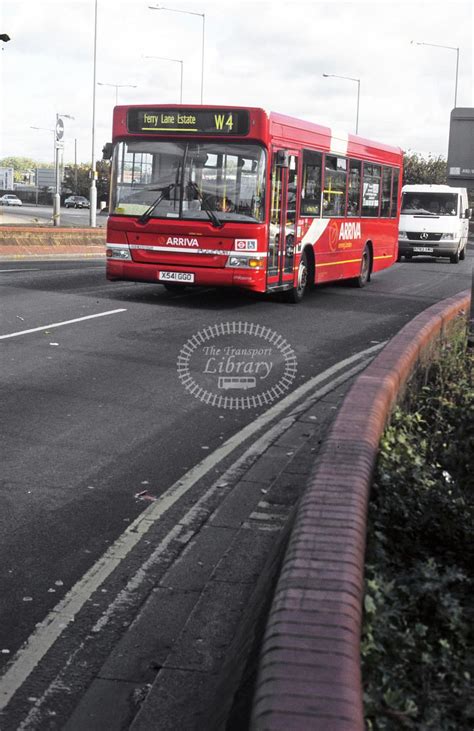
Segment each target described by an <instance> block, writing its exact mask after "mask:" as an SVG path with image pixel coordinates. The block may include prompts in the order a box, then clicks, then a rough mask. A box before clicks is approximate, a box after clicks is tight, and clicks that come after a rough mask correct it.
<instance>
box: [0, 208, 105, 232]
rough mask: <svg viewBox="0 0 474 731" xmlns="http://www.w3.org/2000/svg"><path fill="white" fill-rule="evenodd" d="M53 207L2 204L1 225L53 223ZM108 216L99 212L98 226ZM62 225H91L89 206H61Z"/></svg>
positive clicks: (102, 224)
mask: <svg viewBox="0 0 474 731" xmlns="http://www.w3.org/2000/svg"><path fill="white" fill-rule="evenodd" d="M52 216H53V207H52V205H51V206H34V205H33V206H29V205H23V206H0V225H2V224H3V225H6V226H7V225H9V224H22V225H23V226H28V225H30V224H31V225H37V224H42V225H47V224H49V225H52ZM106 222H107V216H105V215H101V214H100V213H99V212H97V226H98V227H102V226H105V225H106ZM60 223H61V226H73V227H83V226H84V227H87V226H89V209H88V208H65V207H64V206H62V207H61V218H60Z"/></svg>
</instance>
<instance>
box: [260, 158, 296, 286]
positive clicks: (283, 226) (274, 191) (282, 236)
mask: <svg viewBox="0 0 474 731" xmlns="http://www.w3.org/2000/svg"><path fill="white" fill-rule="evenodd" d="M297 183H298V156H297V154H296V153H293V152H288V150H274V152H273V158H272V176H271V190H270V225H269V229H268V268H267V286H268V287H270V288H271V287H272V286H273V287H275V286H278V285H282V284H285V283H291V282H293V276H294V264H295V237H296V202H297V198H296V191H297Z"/></svg>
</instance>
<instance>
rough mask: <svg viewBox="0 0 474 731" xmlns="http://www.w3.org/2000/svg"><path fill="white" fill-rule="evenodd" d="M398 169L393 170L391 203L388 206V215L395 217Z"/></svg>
mask: <svg viewBox="0 0 474 731" xmlns="http://www.w3.org/2000/svg"><path fill="white" fill-rule="evenodd" d="M398 178H399V173H398V170H394V171H393V185H392V205H391V206H390V217H391V218H395V216H396V215H397V204H398Z"/></svg>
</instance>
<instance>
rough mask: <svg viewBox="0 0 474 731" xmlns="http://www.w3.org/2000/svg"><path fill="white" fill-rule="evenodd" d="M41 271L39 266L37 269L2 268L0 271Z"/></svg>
mask: <svg viewBox="0 0 474 731" xmlns="http://www.w3.org/2000/svg"><path fill="white" fill-rule="evenodd" d="M39 271H41V270H40V269H39V268H37V269H0V272H1V273H2V274H4V273H5V272H8V273H10V272H39Z"/></svg>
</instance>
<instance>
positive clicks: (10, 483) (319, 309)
mask: <svg viewBox="0 0 474 731" xmlns="http://www.w3.org/2000/svg"><path fill="white" fill-rule="evenodd" d="M76 213H77V212H76V211H71V215H74V214H76ZM473 255H474V252H473V250H472V248H470V249H469V251H468V255H467V258H466V261H464V262H460V263H459V264H458V265H452V264H450V263H449V261H447V260H438V261H433V260H430V259H417V260H414V261H412V262H410V263H407V262H406V263H405V262H402V263H400V264H396V265H395V266H394V267H392V268H391V269H390V270H387V271H385V272H383V273H380V274H378V275H376V276H375V277H374V278H373V281H372V282H371V283H370V285H369V286H368V287H366V288H365V289H363V290H358V289H353V288H351V287H349V286H347V285H342V284H341V285H339V284H338V285H332V286H331V285H327V286H323V287H319V288H317V289H316V290H314V291H313V292H311V293H310V294H309V295H308V296H307V297H306V298H305V300H304V301H303V302H302V303H301V304H300V305H298V306H292V305H288V304H285V303H283V302H281V301H278V300H275V299H272V298H270V297H257V296H249V295H246V294H242V293H239V292H233V291H230V292H228V291H223V290H186V291H185V292H182V293H179V294H170V293H168V292H166V291H165V290H164V288H163V287H161V286H159V285H156V286H154V285H143V284H134V283H123V282H115V283H109V282H107V281H106V280H105V275H104V266H103V264H102V263H100V262H98V261H96V262H94V261H86V262H67V263H66V262H53V261H34V262H26V261H24V262H21V263H18V262H15V263H13V262H12V263H2V266H1V271H0V290H1V295H0V296H1V309H0V313H1V315H0V336H2V337H0V373H1V379H2V399H1V404H0V409H1V412H0V414H1V415H0V423H1V424H2V429H1V453H2V454H1V463H2V474H1V480H0V556H1V557H2V560H1V562H0V669H1V667H2V666H3V665H5V664H6V663H8V661H9V659H11V658H12V656H13V655H14V653H15V652H16V651H17V650H18V649H19V648H20V647H21V645H22V643H24V642H25V640H26V639H27V638H28V636H29V635H30V634H31V632H32V631H33V630H34V628H35V626H36V625H37V623H39V622H41V621H42V620H43V619H44V618H45V616H46V615H47V613H48V612H49V611H51V609H52V608H53V607H54V606H55V605H56V604H57V603H58V601H59V600H60V599H61V598H62V597H63V596H64V595H65V594H66V592H67V591H68V590H69V589H70V588H71V587H72V586H73V585H74V584H75V583H76V582H77V581H78V580H79V579H80V578H81V576H83V574H84V573H85V572H86V571H87V570H88V569H89V568H90V567H91V566H92V564H93V563H94V562H95V561H96V560H97V559H98V558H99V557H100V556H101V555H102V554H103V553H104V551H105V550H106V549H107V547H108V546H110V545H111V544H112V543H113V542H114V541H115V540H116V538H117V537H118V536H119V535H121V533H122V532H123V531H124V529H125V528H126V526H127V524H129V523H130V522H131V521H133V520H134V519H135V518H136V516H138V515H139V514H140V512H141V511H142V510H143V509H144V508H145V507H146V506H147V504H148V503H147V502H146V500H143V498H142V499H141V498H137V497H136V495H137V494H138V493H140V492H143V491H147V493H149V494H151V495H152V496H155V497H156V496H159V495H161V494H162V493H163V492H164V491H165V490H166V489H167V488H169V487H170V485H172V484H173V483H174V482H175V481H176V480H178V479H179V478H180V477H181V476H182V475H183V474H184V473H185V472H186V471H188V470H189V469H190V468H192V467H193V466H194V465H196V464H197V463H199V462H200V460H202V458H203V456H205V455H209V454H211V453H212V452H213V451H214V450H216V449H217V448H218V447H219V446H220V445H221V444H222V443H223V442H224V441H225V440H227V439H228V438H229V437H231V436H232V435H233V434H234V433H235V432H237V431H238V430H239V429H241V428H242V427H243V426H245V425H246V424H251V423H252V422H253V421H254V420H255V419H256V417H257V416H258V415H259V414H262V413H263V412H264V411H265V410H266V408H267V407H266V406H259V407H257V408H249V409H229V408H217V407H215V406H214V407H213V406H211V405H207V404H205V403H203V402H202V401H201V400H199V399H197V398H195V397H193V396H192V395H191V394H190V393H188V392H187V391H186V390H185V388H184V387H183V384H182V383H181V382H180V380H179V378H178V373H177V359H178V356H179V353H180V350H181V348H182V347H183V345H184V344H185V342H186V341H187V340H188V339H190V338H192V337H193V336H194V335H196V333H198V332H202V331H203V329H205V328H206V327H208V326H211V325H215V324H217V323H232V322H242V323H254V324H255V325H261V326H264V327H268V328H270V329H271V330H272V331H276V332H277V333H278V334H280V335H281V336H283V338H285V339H286V340H287V341H288V343H289V344H290V345H291V346H292V348H293V350H294V352H295V355H296V360H297V371H296V377H295V379H294V381H293V382H292V384H291V387H290V391H291V389H295V388H296V387H297V386H299V385H301V384H303V383H305V382H306V381H307V380H308V379H309V378H311V377H312V376H314V375H316V374H318V373H320V372H322V371H323V370H325V369H327V368H329V367H330V366H332V365H333V364H335V363H338V362H339V361H341V360H343V359H344V358H347V357H348V356H350V355H352V354H354V353H357V352H359V351H362V350H364V349H366V348H369V347H371V346H372V345H374V344H375V343H378V342H381V341H383V340H386V339H387V338H390V337H391V336H392V335H394V334H395V333H396V332H397V331H398V330H399V329H400V328H401V327H402V326H403V325H404V324H405V323H406V322H407V321H408V320H409V319H411V318H412V317H413V316H414V315H416V314H417V313H419V312H420V311H422V310H423V309H425V308H426V307H428V306H429V305H431V304H433V303H435V302H437V301H439V300H440V299H443V298H445V297H448V296H450V295H453V294H455V293H457V292H460V291H462V290H464V289H467V288H469V287H470V286H471V270H472V264H473V258H474V256H473ZM104 313H110V314H104ZM93 315H101V316H100V317H90V316H93ZM82 318H89V319H82ZM71 320H75V322H68V321H71ZM58 323H68V324H63V325H61V326H57V324H58ZM24 331H28V332H24ZM29 331H31V332H29ZM4 336H11V337H4ZM247 344H248V341H247V340H246V339H245V337H244V336H240V335H233V336H232V346H233V347H239V346H242V347H246V346H247ZM202 362H204V361H202ZM199 367H200V366H199ZM199 367H198V370H199ZM201 370H202V369H201Z"/></svg>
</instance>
